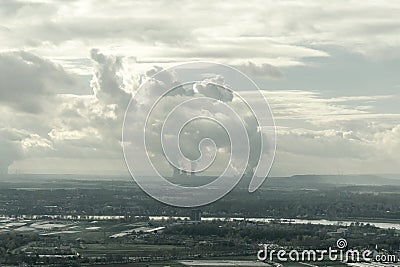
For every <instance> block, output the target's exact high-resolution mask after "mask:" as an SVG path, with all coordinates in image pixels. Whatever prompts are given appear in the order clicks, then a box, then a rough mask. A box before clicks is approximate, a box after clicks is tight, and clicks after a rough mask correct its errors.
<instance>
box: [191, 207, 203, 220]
mask: <svg viewBox="0 0 400 267" xmlns="http://www.w3.org/2000/svg"><path fill="white" fill-rule="evenodd" d="M190 220H191V221H195V222H200V221H201V211H200V210H197V209H196V210H192V211H191V213H190Z"/></svg>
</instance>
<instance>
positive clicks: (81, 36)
mask: <svg viewBox="0 0 400 267" xmlns="http://www.w3.org/2000/svg"><path fill="white" fill-rule="evenodd" d="M399 14H400V2H399V1H395V0H393V1H385V0H381V1H329V2H327V1H305V0H303V1H292V0H286V1H251V0H250V1H208V0H206V1H174V0H170V1H161V0H157V1H107V0H105V1H90V0H86V1H84V0H71V1H57V0H55V1H47V0H44V1H40V0H37V1H36V0H35V1H13V0H11V1H3V2H1V4H0V114H1V119H0V173H3V174H4V173H7V172H8V173H77V174H79V173H84V174H127V168H126V165H125V162H124V158H123V153H122V148H121V131H122V120H123V116H124V113H125V110H126V107H127V104H128V102H129V100H130V98H131V97H132V94H134V92H135V91H136V90H138V88H139V87H140V85H141V84H142V83H143V81H145V80H146V79H149V77H151V76H152V75H153V74H154V73H156V72H158V71H159V70H161V69H163V68H167V67H171V66H174V65H176V64H179V63H182V62H189V61H197V60H200V61H212V62H217V63H222V64H227V65H230V66H233V67H235V68H237V69H239V70H241V71H242V72H244V73H245V74H247V75H248V76H249V77H250V78H252V79H253V80H254V81H255V82H256V83H257V85H258V86H259V87H260V88H261V89H262V90H263V94H264V95H265V96H266V98H267V100H268V102H269V104H270V107H271V110H272V113H273V115H274V118H275V124H276V134H277V151H276V157H275V161H274V164H273V166H272V169H271V173H270V175H271V176H288V175H293V174H367V173H368V174H390V173H400V107H399V100H400V78H399V77H400V75H399V70H400V37H399V36H400V16H399ZM143 173H145V170H143Z"/></svg>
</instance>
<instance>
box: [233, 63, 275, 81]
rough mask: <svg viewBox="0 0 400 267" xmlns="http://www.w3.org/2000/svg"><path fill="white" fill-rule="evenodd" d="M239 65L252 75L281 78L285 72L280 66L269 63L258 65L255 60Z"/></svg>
mask: <svg viewBox="0 0 400 267" xmlns="http://www.w3.org/2000/svg"><path fill="white" fill-rule="evenodd" d="M237 67H238V69H239V70H241V71H243V72H244V73H246V74H248V75H250V76H261V77H263V76H264V77H269V78H280V77H282V76H283V73H282V71H281V70H280V69H279V68H277V67H275V66H273V65H271V64H268V63H263V64H261V65H257V64H255V63H253V62H247V63H245V64H243V65H240V66H237Z"/></svg>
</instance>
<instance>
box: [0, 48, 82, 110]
mask: <svg viewBox="0 0 400 267" xmlns="http://www.w3.org/2000/svg"><path fill="white" fill-rule="evenodd" d="M0 80H1V85H0V102H1V103H2V104H5V105H9V106H11V107H13V108H15V109H17V110H19V111H25V112H32V113H37V112H41V111H43V104H44V103H43V102H44V101H45V98H48V97H52V96H53V95H54V94H56V93H61V92H68V90H71V89H72V88H74V87H76V86H78V85H79V83H78V81H77V79H76V77H74V76H73V75H71V74H69V73H67V72H65V70H64V69H63V68H62V67H61V66H59V65H56V64H54V63H52V62H51V61H49V60H46V59H43V58H41V57H39V56H36V55H34V54H32V53H29V52H25V51H18V52H9V53H1V54H0Z"/></svg>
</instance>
